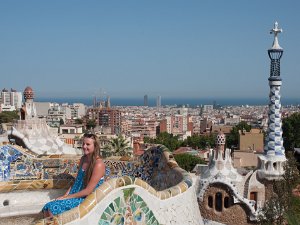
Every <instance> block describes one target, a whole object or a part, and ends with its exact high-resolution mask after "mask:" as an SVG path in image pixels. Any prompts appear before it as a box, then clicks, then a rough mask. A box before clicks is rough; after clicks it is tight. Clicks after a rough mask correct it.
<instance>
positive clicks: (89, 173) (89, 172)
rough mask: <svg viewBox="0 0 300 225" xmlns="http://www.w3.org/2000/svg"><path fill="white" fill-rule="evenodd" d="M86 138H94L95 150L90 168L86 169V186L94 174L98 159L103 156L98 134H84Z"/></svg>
mask: <svg viewBox="0 0 300 225" xmlns="http://www.w3.org/2000/svg"><path fill="white" fill-rule="evenodd" d="M84 138H91V139H93V140H94V152H93V153H92V157H91V161H90V164H89V166H88V168H87V169H86V172H85V176H84V182H83V184H84V187H86V186H87V184H88V183H89V181H90V179H91V176H92V174H93V170H94V167H95V164H96V160H97V159H99V158H101V152H100V144H99V142H98V140H97V136H96V135H95V134H89V133H88V134H84V135H83V139H84ZM85 157H86V156H85Z"/></svg>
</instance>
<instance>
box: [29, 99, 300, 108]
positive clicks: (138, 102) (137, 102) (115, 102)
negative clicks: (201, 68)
mask: <svg viewBox="0 0 300 225" xmlns="http://www.w3.org/2000/svg"><path fill="white" fill-rule="evenodd" d="M34 101H36V102H56V103H60V104H61V103H69V104H73V103H83V104H85V105H87V106H91V105H93V98H88V97H55V98H54V97H53V98H51V97H39V98H36V99H35V100H34ZM110 103H111V106H143V105H144V98H113V97H111V98H110ZM268 103H269V99H268V98H265V99H263V98H236V99H230V98H220V99H218V98H216V99H210V98H202V99H201V98H163V97H162V98H161V105H162V106H165V105H177V106H182V105H185V106H189V107H196V106H201V105H213V104H215V105H220V106H241V105H249V106H255V105H268ZM281 103H282V105H284V106H286V105H300V98H282V99H281ZM148 106H150V107H151V106H152V107H153V106H156V98H148Z"/></svg>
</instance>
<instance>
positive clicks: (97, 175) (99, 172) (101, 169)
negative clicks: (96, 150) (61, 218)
mask: <svg viewBox="0 0 300 225" xmlns="http://www.w3.org/2000/svg"><path fill="white" fill-rule="evenodd" d="M104 175H105V164H104V162H103V161H102V160H101V159H97V160H96V164H95V167H94V169H93V173H92V176H91V179H90V180H89V182H88V184H87V186H86V187H85V188H84V189H82V190H81V191H79V192H77V193H74V194H71V195H68V196H66V197H64V198H63V199H69V198H81V197H85V196H87V195H89V194H91V193H92V192H93V191H94V189H95V187H96V185H97V184H98V182H99V181H100V179H101V178H102V177H103V176H104Z"/></svg>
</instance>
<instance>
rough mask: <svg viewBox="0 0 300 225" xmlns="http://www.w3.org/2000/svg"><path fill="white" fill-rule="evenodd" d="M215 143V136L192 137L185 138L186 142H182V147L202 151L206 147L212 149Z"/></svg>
mask: <svg viewBox="0 0 300 225" xmlns="http://www.w3.org/2000/svg"><path fill="white" fill-rule="evenodd" d="M215 143H216V136H215V135H213V134H211V135H192V136H190V137H187V139H186V140H184V141H183V143H182V146H190V147H192V148H195V149H198V148H201V149H204V148H207V147H214V146H215Z"/></svg>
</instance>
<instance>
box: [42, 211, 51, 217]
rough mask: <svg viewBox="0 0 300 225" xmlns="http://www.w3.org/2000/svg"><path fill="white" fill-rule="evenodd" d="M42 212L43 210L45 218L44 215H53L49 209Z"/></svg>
mask: <svg viewBox="0 0 300 225" xmlns="http://www.w3.org/2000/svg"><path fill="white" fill-rule="evenodd" d="M43 212H44V218H46V217H53V214H52V213H51V211H49V210H45V211H43Z"/></svg>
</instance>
